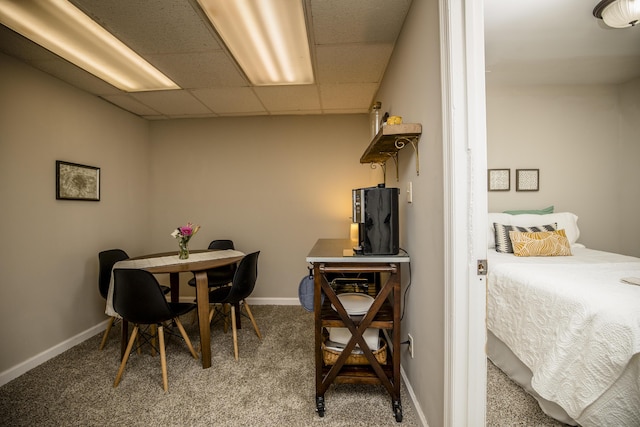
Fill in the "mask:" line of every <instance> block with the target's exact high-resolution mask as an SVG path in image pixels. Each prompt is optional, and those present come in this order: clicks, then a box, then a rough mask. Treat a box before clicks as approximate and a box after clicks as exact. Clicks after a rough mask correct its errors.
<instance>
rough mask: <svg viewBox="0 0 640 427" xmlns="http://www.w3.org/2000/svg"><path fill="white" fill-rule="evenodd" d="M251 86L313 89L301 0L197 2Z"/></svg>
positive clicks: (201, 0) (209, 0)
mask: <svg viewBox="0 0 640 427" xmlns="http://www.w3.org/2000/svg"><path fill="white" fill-rule="evenodd" d="M198 3H199V4H200V7H202V9H203V10H204V12H205V14H206V15H207V17H208V18H209V20H210V21H211V23H212V24H213V26H214V28H215V30H216V31H217V33H218V34H219V35H220V37H221V38H222V40H223V41H224V43H225V45H226V46H227V48H228V49H229V51H230V52H231V54H232V55H233V57H234V58H235V59H236V61H237V62H238V65H240V67H241V68H242V69H243V71H244V72H245V74H246V75H247V77H248V78H249V80H251V83H253V84H254V85H257V86H267V85H300V84H312V83H313V82H314V79H313V67H312V65H311V54H310V50H309V39H308V37H307V28H306V24H305V16H304V8H303V5H302V1H301V0H233V1H229V0H198Z"/></svg>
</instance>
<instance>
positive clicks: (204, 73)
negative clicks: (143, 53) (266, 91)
mask: <svg viewBox="0 0 640 427" xmlns="http://www.w3.org/2000/svg"><path fill="white" fill-rule="evenodd" d="M148 58H149V59H150V60H151V62H153V63H154V64H155V65H156V66H157V67H158V68H159V69H160V70H161V71H162V72H164V73H165V74H166V75H167V76H168V77H169V78H171V79H172V80H173V81H174V82H176V84H178V86H180V87H181V88H182V89H196V88H203V87H215V86H248V83H247V81H246V80H245V79H244V77H243V76H242V74H240V72H239V71H238V69H237V68H236V66H235V64H234V63H233V62H232V61H231V60H230V59H229V57H228V56H227V54H226V53H225V52H223V51H217V52H206V53H204V52H203V53H180V54H171V55H149V56H148Z"/></svg>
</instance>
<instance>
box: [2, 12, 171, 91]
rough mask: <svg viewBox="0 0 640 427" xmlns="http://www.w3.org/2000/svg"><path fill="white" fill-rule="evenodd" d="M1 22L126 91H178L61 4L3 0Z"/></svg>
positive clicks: (136, 56)
mask: <svg viewBox="0 0 640 427" xmlns="http://www.w3.org/2000/svg"><path fill="white" fill-rule="evenodd" d="M0 22H1V23H2V24H4V25H6V26H7V27H9V28H11V29H12V30H13V31H15V32H17V33H19V34H22V35H23V36H24V37H26V38H28V39H30V40H31V41H33V42H35V43H37V44H39V45H40V46H42V47H44V48H45V49H48V50H50V51H51V52H53V53H55V54H56V55H58V56H61V57H62V58H64V59H66V60H67V61H69V62H71V63H73V64H75V65H77V66H78V67H80V68H82V69H84V70H85V71H88V72H89V73H91V74H93V75H95V76H96V77H98V78H100V79H102V80H104V81H106V82H107V83H110V84H112V85H113V86H115V87H117V88H119V89H121V90H123V91H125V92H140V91H150V90H166V89H180V87H179V86H178V85H177V84H175V83H174V82H173V81H171V80H170V79H169V78H168V77H167V76H165V75H164V74H162V73H161V72H160V71H158V70H157V69H156V68H154V67H153V66H152V65H151V64H149V63H148V62H147V61H145V60H144V59H142V58H141V57H140V56H139V55H138V54H136V53H135V52H134V51H132V50H131V49H129V48H128V47H127V46H126V45H124V44H123V43H122V42H121V41H120V40H118V39H117V38H115V37H114V36H113V35H112V34H111V33H109V32H108V31H106V30H105V29H104V28H102V27H101V26H100V25H98V24H97V23H96V22H95V21H93V20H92V19H91V18H89V17H88V16H87V15H85V14H84V13H83V12H81V11H80V10H79V9H77V8H76V7H75V6H73V5H72V4H71V3H69V2H68V1H66V0H47V1H25V0H2V1H0Z"/></svg>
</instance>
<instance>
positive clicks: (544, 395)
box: [487, 212, 640, 427]
mask: <svg viewBox="0 0 640 427" xmlns="http://www.w3.org/2000/svg"><path fill="white" fill-rule="evenodd" d="M577 219H578V218H577V216H575V215H574V214H572V213H567V212H565V213H558V214H548V215H508V214H493V213H492V214H489V223H490V225H489V246H490V248H489V251H488V264H489V270H488V281H487V287H488V289H487V328H488V343H487V353H488V357H489V359H490V360H491V361H492V362H493V363H494V364H495V365H496V366H498V367H499V368H500V369H501V370H503V371H504V372H505V373H506V374H507V375H509V377H511V378H512V379H513V380H514V381H516V382H517V383H518V384H520V385H521V386H522V387H523V388H524V389H525V390H527V391H528V392H529V393H530V394H531V395H533V396H534V397H535V398H536V399H537V400H538V403H539V404H540V407H541V408H542V410H543V411H544V412H545V413H547V414H548V415H550V416H552V417H553V418H555V419H557V420H559V421H561V422H564V423H566V424H570V425H581V426H584V427H588V426H636V427H637V426H640V285H634V284H628V283H624V282H623V281H621V279H623V278H631V279H633V278H640V258H635V257H630V256H624V255H619V254H614V253H610V252H603V251H598V250H593V249H589V248H586V247H584V246H583V245H581V244H579V243H577V240H578V238H579V235H580V232H579V229H578V226H577ZM494 224H495V226H494ZM505 225H506V226H507V227H506V228H507V230H508V231H512V232H514V231H515V230H517V229H515V230H514V227H513V226H518V227H521V228H525V229H527V228H528V227H533V226H535V227H540V226H546V225H552V226H555V229H556V230H558V231H549V233H552V234H564V235H565V236H566V242H565V243H566V244H567V245H568V247H569V248H570V253H571V255H570V256H536V255H535V254H529V255H531V256H516V255H514V253H509V252H498V251H497V249H500V250H504V249H505V248H504V246H503V245H502V244H504V243H505V242H504V241H502V240H504V235H503V236H500V235H496V234H497V233H496V229H498V230H499V231H500V230H502V228H503V227H502V226H505ZM535 227H534V228H535ZM509 228H510V230H509ZM559 230H562V232H560V231H559ZM545 232H546V231H541V232H536V231H531V232H529V231H525V232H523V233H525V234H526V233H534V234H535V233H537V234H543V233H545ZM515 233H516V234H518V233H519V232H518V231H515ZM498 234H499V233H498ZM516 234H510V235H511V236H512V237H516ZM527 235H528V234H527ZM507 240H508V239H507ZM513 243H514V245H515V241H514V242H513ZM501 246H502V247H501ZM512 249H513V250H516V252H517V248H516V247H515V246H514V247H513V248H512Z"/></svg>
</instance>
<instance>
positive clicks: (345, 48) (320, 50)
mask: <svg viewBox="0 0 640 427" xmlns="http://www.w3.org/2000/svg"><path fill="white" fill-rule="evenodd" d="M392 51H393V44H391V43H386V44H347V45H326V46H318V47H317V48H316V55H317V58H318V67H317V69H318V73H317V74H318V82H319V83H375V82H379V81H380V80H381V79H382V76H383V74H384V70H385V69H386V67H387V64H388V63H389V58H390V57H391V52H392Z"/></svg>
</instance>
